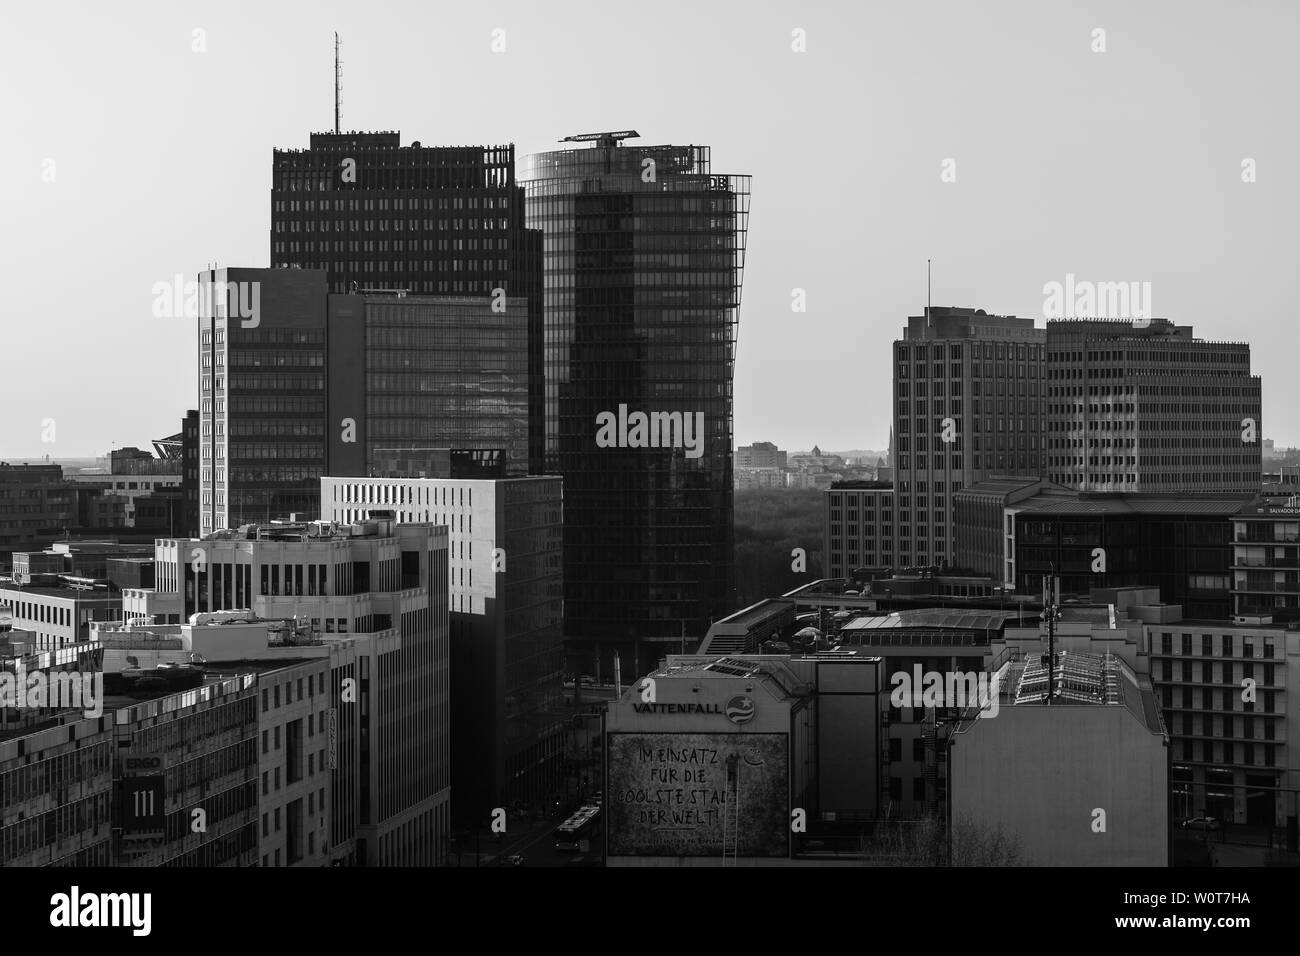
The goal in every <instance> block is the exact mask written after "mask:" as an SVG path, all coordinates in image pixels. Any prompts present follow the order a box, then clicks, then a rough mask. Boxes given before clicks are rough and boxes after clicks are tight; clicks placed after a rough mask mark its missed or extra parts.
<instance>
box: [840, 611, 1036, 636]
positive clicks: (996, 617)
mask: <svg viewBox="0 0 1300 956" xmlns="http://www.w3.org/2000/svg"><path fill="white" fill-rule="evenodd" d="M1019 619H1020V612H1019V611H1018V610H1016V609H1014V608H1013V609H1011V610H1009V611H1003V610H992V609H989V608H940V607H926V608H906V609H904V610H900V611H894V612H893V613H892V614H864V615H862V616H861V617H857V618H854V619H853V620H852V621H850V622H849V623H847V624H845V625H844V627H842V628H841V629H840V630H841V631H868V630H889V629H893V628H915V629H922V630H944V629H948V628H951V629H953V630H985V631H987V630H1000V629H1001V628H1002V627H1003V626H1004V625H1005V624H1006V623H1007V621H1009V620H1019Z"/></svg>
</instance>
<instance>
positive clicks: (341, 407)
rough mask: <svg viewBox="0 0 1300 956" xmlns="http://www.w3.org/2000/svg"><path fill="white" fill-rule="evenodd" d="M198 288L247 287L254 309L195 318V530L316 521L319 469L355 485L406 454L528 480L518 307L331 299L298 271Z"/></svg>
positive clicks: (220, 274) (314, 276) (226, 277)
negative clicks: (472, 461) (481, 460)
mask: <svg viewBox="0 0 1300 956" xmlns="http://www.w3.org/2000/svg"><path fill="white" fill-rule="evenodd" d="M207 281H208V283H209V284H210V285H211V286H212V287H213V288H217V289H221V288H232V287H233V288H237V289H241V290H244V289H249V290H251V289H254V288H255V289H257V290H258V291H257V302H258V315H257V316H256V320H257V321H256V322H255V323H253V322H252V319H251V317H245V318H241V317H239V316H230V317H227V316H223V315H221V314H220V310H215V309H214V310H213V312H214V313H216V314H213V315H209V316H205V317H202V318H201V319H200V325H201V326H202V328H201V330H200V400H201V405H202V408H201V409H200V416H201V422H200V447H201V453H202V457H201V461H202V471H201V486H200V491H201V520H200V528H201V531H202V533H203V534H205V535H206V534H209V533H211V532H212V531H214V530H224V529H226V528H237V527H239V526H240V525H243V524H250V523H255V522H265V521H269V520H276V519H284V518H290V517H292V516H294V515H295V514H296V515H297V516H298V517H299V518H301V519H305V518H315V517H318V516H319V507H320V479H321V477H323V475H324V474H326V473H327V469H328V471H329V472H332V473H333V474H337V475H351V476H357V477H363V476H366V475H369V474H374V473H375V472H376V471H382V470H384V467H385V464H386V463H387V462H389V461H392V460H395V459H401V458H404V457H409V456H410V455H411V454H412V452H417V451H420V450H428V449H451V448H455V449H463V450H466V451H469V452H472V453H475V454H480V455H488V454H497V455H499V456H500V457H501V459H502V462H503V470H504V472H505V473H506V474H511V475H523V474H525V473H527V471H528V468H529V464H530V462H529V441H530V433H531V430H530V421H529V414H530V413H529V401H530V397H529V388H530V384H529V382H530V378H529V355H528V351H529V348H530V344H529V331H528V325H527V322H528V315H527V300H526V299H524V298H509V297H505V298H501V299H499V300H494V299H492V298H491V297H468V296H458V297H457V296H432V297H431V296H408V295H405V294H404V293H403V294H397V293H371V294H367V295H331V294H327V293H326V287H327V283H328V281H329V278H328V274H327V273H326V272H324V271H321V270H306V269H279V270H276V269H225V270H219V271H217V272H214V273H210V274H208V276H207ZM223 283H224V285H223ZM242 295H243V293H242V292H241V293H240V296H242ZM498 306H499V307H498Z"/></svg>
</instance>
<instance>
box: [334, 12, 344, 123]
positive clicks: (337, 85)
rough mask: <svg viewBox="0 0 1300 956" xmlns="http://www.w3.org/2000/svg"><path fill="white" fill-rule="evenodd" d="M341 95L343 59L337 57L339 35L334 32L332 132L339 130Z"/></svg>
mask: <svg viewBox="0 0 1300 956" xmlns="http://www.w3.org/2000/svg"><path fill="white" fill-rule="evenodd" d="M342 95H343V61H342V60H340V59H339V35H338V33H337V32H336V33H335V34H334V133H335V134H336V135H337V134H338V131H339V100H340V98H341V97H342Z"/></svg>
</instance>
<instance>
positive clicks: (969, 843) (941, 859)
mask: <svg viewBox="0 0 1300 956" xmlns="http://www.w3.org/2000/svg"><path fill="white" fill-rule="evenodd" d="M864 850H865V852H866V856H867V857H868V859H870V860H872V861H875V862H887V863H890V864H891V865H894V866H948V865H949V862H948V853H949V846H948V836H947V834H946V833H945V828H944V824H943V821H942V820H941V819H939V817H937V816H935V815H928V816H924V817H921V818H919V819H917V820H895V821H888V822H885V823H883V824H881V826H880V827H879V828H878V829H877V831H876V836H875V839H874V840H872V841H870V842H869V843H868V844H867V846H866V847H864ZM951 865H952V866H1024V865H1025V859H1024V852H1023V849H1022V847H1021V843H1020V838H1019V837H1018V836H1017V835H1016V834H1014V833H1009V832H1007V831H1006V830H1005V829H1004V828H1003V826H1002V824H1001V823H998V824H997V825H996V826H989V825H988V824H985V823H981V822H980V821H978V820H976V819H975V818H974V817H972V816H971V815H970V814H962V815H961V816H960V817H958V818H957V820H956V821H955V822H954V823H953V828H952V863H951Z"/></svg>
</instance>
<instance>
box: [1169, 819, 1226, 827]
mask: <svg viewBox="0 0 1300 956" xmlns="http://www.w3.org/2000/svg"><path fill="white" fill-rule="evenodd" d="M1179 826H1181V827H1182V828H1183V829H1184V830H1218V829H1219V828H1220V826H1221V824H1220V823H1219V821H1218V818H1217V817H1191V818H1189V819H1187V820H1184V821H1183V822H1182V823H1180V824H1179Z"/></svg>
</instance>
